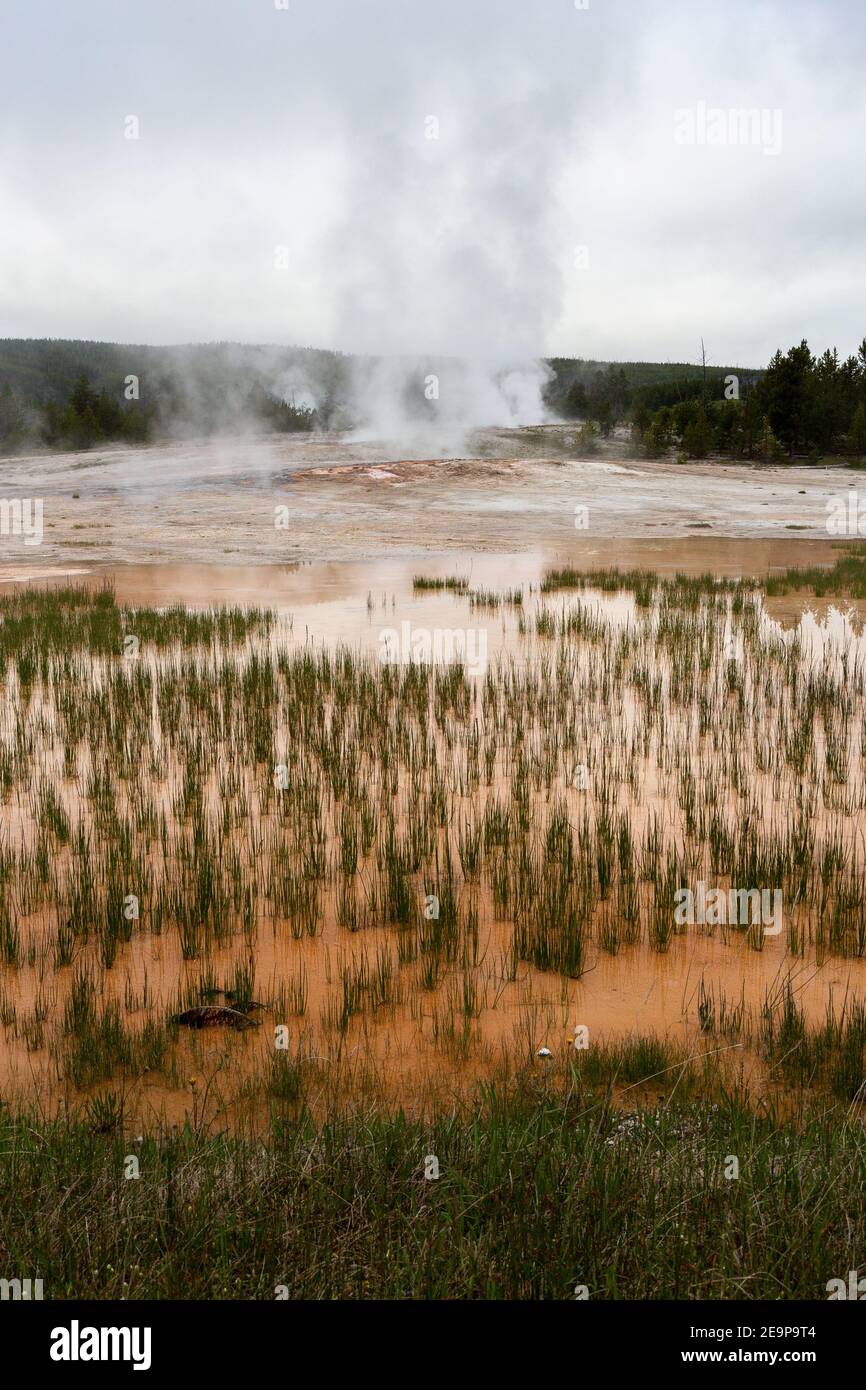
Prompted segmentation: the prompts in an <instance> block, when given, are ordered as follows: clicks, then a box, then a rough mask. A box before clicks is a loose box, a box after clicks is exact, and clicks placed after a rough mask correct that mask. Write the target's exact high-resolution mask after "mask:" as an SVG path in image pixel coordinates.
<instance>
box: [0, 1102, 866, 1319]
mask: <svg viewBox="0 0 866 1390" xmlns="http://www.w3.org/2000/svg"><path fill="white" fill-rule="evenodd" d="M561 1080H562V1078H561V1077H559V1078H555V1077H553V1076H552V1075H551V1076H550V1077H547V1076H538V1077H535V1078H529V1079H524V1080H523V1081H522V1082H520V1083H519V1084H517V1085H516V1086H514V1087H512V1088H511V1089H510V1090H509V1091H508V1092H506V1091H499V1090H497V1089H496V1088H488V1089H486V1090H485V1091H484V1092H483V1093H482V1094H481V1095H480V1097H479V1098H478V1100H477V1101H476V1102H475V1103H474V1104H473V1105H472V1106H471V1107H469V1109H468V1110H464V1111H463V1113H458V1112H457V1111H455V1112H454V1113H453V1114H450V1115H442V1116H440V1117H439V1118H438V1119H434V1120H432V1121H427V1120H423V1119H410V1118H407V1117H406V1116H405V1115H404V1114H402V1113H397V1114H393V1115H387V1114H385V1113H382V1112H378V1113H367V1114H354V1115H351V1114H343V1115H340V1116H337V1117H335V1119H334V1120H333V1121H332V1122H330V1123H324V1124H321V1123H320V1124H318V1125H317V1124H314V1123H313V1121H312V1120H311V1119H310V1117H309V1116H308V1115H307V1114H304V1113H303V1112H302V1113H301V1115H300V1117H299V1118H296V1119H292V1120H286V1119H280V1118H277V1117H276V1116H275V1117H274V1118H273V1121H272V1134H271V1135H270V1136H269V1137H268V1141H267V1142H262V1141H261V1140H253V1139H239V1138H229V1137H219V1138H215V1139H214V1138H211V1139H204V1138H200V1137H198V1136H196V1135H195V1134H194V1133H193V1132H192V1131H190V1130H187V1131H185V1132H184V1131H180V1132H177V1131H176V1132H174V1133H162V1134H160V1135H157V1136H154V1137H151V1138H147V1139H145V1140H144V1141H142V1142H141V1143H140V1144H138V1145H136V1144H131V1143H130V1140H129V1139H126V1140H123V1139H119V1138H118V1139H113V1138H106V1137H104V1136H99V1135H97V1134H94V1133H93V1132H92V1127H91V1128H88V1127H86V1126H84V1125H82V1124H80V1123H78V1124H75V1123H73V1124H71V1125H70V1124H68V1123H67V1122H65V1121H64V1122H58V1123H45V1122H37V1121H36V1120H34V1119H33V1118H32V1117H31V1118H29V1119H26V1118H19V1119H14V1120H13V1119H10V1120H7V1121H4V1122H2V1123H0V1269H2V1270H3V1271H4V1272H5V1274H6V1275H7V1277H10V1278H11V1277H14V1276H16V1275H17V1276H18V1277H22V1278H23V1277H28V1276H29V1277H32V1278H36V1277H39V1278H41V1279H43V1281H44V1290H45V1297H46V1298H61V1299H62V1298H79V1299H80V1298H99V1299H105V1298H129V1299H141V1298H175V1299H225V1298H228V1299H273V1298H275V1297H279V1296H282V1297H289V1298H303V1299H347V1298H348V1299H352V1298H365V1299H371V1298H385V1299H395V1298H396V1299H404V1298H425V1299H431V1298H432V1299H473V1298H484V1299H498V1298H502V1299H539V1298H543V1299H572V1298H575V1297H576V1296H580V1294H581V1291H580V1290H579V1289H578V1286H585V1289H586V1294H585V1295H583V1296H588V1297H589V1298H593V1299H598V1298H616V1299H713V1300H715V1299H725V1298H750V1299H751V1298H754V1299H756V1298H768V1299H812V1298H820V1299H823V1298H826V1297H827V1294H826V1284H827V1281H828V1279H830V1278H834V1277H843V1278H844V1277H846V1275H847V1271H848V1270H849V1269H852V1268H856V1267H857V1259H858V1255H859V1254H860V1252H862V1250H863V1248H864V1235H866V1232H864V1206H863V1200H862V1193H863V1187H864V1182H866V1153H864V1141H863V1134H862V1126H861V1122H860V1120H859V1118H852V1117H851V1116H850V1115H849V1114H848V1113H847V1112H846V1109H845V1108H844V1107H840V1106H835V1105H834V1106H829V1105H828V1106H822V1105H819V1104H818V1103H817V1102H815V1103H814V1109H813V1111H812V1112H811V1113H810V1114H806V1113H802V1114H801V1115H800V1116H799V1118H798V1119H797V1120H789V1121H780V1120H779V1119H778V1118H777V1117H775V1116H774V1115H773V1113H772V1111H771V1110H770V1111H765V1112H764V1113H763V1114H761V1115H758V1114H756V1113H755V1111H754V1110H753V1109H751V1108H750V1107H749V1106H748V1105H747V1104H746V1102H745V1100H744V1099H743V1098H742V1097H736V1096H731V1095H728V1096H727V1097H725V1096H724V1095H723V1096H722V1099H721V1100H720V1101H717V1102H713V1103H709V1102H707V1101H705V1100H702V1099H699V1098H697V1096H696V1094H695V1090H694V1087H693V1085H692V1083H690V1082H687V1083H686V1085H685V1088H679V1089H678V1087H677V1085H676V1084H673V1085H671V1086H669V1087H668V1090H669V1092H671V1094H669V1095H668V1097H667V1098H666V1099H663V1098H659V1096H658V1095H655V1096H653V1097H649V1096H645V1097H644V1101H645V1103H644V1105H643V1106H642V1107H641V1108H639V1109H634V1110H631V1111H624V1110H623V1109H622V1108H620V1107H619V1106H615V1105H613V1104H612V1103H611V1099H612V1092H611V1090H610V1088H606V1087H596V1088H594V1089H593V1088H588V1087H586V1086H585V1085H584V1084H583V1083H582V1081H581V1080H580V1079H579V1078H577V1077H576V1075H575V1076H573V1077H572V1085H571V1087H570V1089H569V1091H567V1092H566V1093H563V1090H562V1085H561ZM683 1089H684V1093H685V1096H686V1099H685V1100H683V1101H680V1100H679V1098H678V1095H679V1090H683ZM130 1150H132V1152H134V1153H135V1154H136V1155H137V1157H138V1159H139V1163H140V1177H139V1178H138V1179H127V1178H125V1177H124V1169H125V1165H126V1166H127V1167H128V1166H129V1160H128V1155H129V1153H130ZM428 1155H435V1157H436V1158H437V1159H438V1164H439V1178H438V1180H434V1179H430V1180H427V1179H425V1176H424V1170H425V1158H426V1157H427V1156H428ZM733 1158H735V1159H736V1160H737V1163H738V1167H739V1175H738V1176H734V1173H735V1165H734V1164H733V1163H732V1159H733ZM428 1163H429V1161H428ZM279 1286H282V1287H281V1288H279ZM278 1288H279V1292H278ZM576 1290H577V1292H576Z"/></svg>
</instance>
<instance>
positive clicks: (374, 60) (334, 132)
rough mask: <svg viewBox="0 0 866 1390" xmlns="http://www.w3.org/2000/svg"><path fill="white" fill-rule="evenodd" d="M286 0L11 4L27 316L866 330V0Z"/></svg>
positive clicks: (137, 334)
mask: <svg viewBox="0 0 866 1390" xmlns="http://www.w3.org/2000/svg"><path fill="white" fill-rule="evenodd" d="M281 2H282V0H276V3H275V0H146V3H142V0H134V2H133V0H76V3H71V2H70V0H38V3H37V0H3V6H2V38H0V336H28V337H31V336H32V337H42V336H52V337H77V338H106V339H112V340H119V341H127V342H129V341H132V342H152V343H167V342H183V341H200V340H212V339H234V340H241V341H247V342H280V343H301V344H309V345H313V346H319V347H333V348H341V349H344V350H347V351H370V352H382V353H397V352H443V353H444V352H449V353H461V354H462V353H467V354H481V355H489V356H496V357H503V356H512V355H513V356H515V357H518V356H525V355H528V354H529V355H531V354H554V353H559V354H565V355H574V356H584V357H590V356H591V357H602V358H616V359H624V360H628V359H670V360H683V359H687V360H694V359H695V357H696V356H697V354H698V353H699V350H700V338H701V336H703V337H704V339H705V340H706V343H707V348H708V351H709V353H710V355H711V359H712V360H713V361H714V362H716V363H718V364H719V365H722V364H740V365H761V364H763V363H764V362H766V360H767V358H768V357H769V355H770V354H771V352H772V351H773V350H774V349H775V347H776V346H779V345H783V346H787V345H789V344H790V343H792V342H794V341H799V339H800V338H801V337H802V336H804V335H805V336H807V337H808V339H809V341H810V343H811V345H812V347H813V349H823V348H824V347H825V346H827V345H834V344H835V345H837V346H838V347H839V349H840V351H841V352H843V354H847V353H848V352H850V351H853V350H854V349H855V348H856V345H857V343H858V342H859V341H860V340H861V338H863V336H864V334H866V276H864V264H863V261H864V247H866V181H864V166H866V82H864V57H866V42H864V40H866V5H864V4H863V3H862V0H820V3H814V0H768V2H767V3H760V0H725V3H719V0H713V3H707V0H682V3H680V0H589V5H588V8H586V9H578V8H577V7H576V5H575V0H287V3H288V8H286V9H279V8H277V3H281ZM702 103H703V107H702V106H701V104H702ZM745 109H755V110H757V111H760V112H762V113H763V128H761V127H760V126H757V125H756V127H755V130H754V131H751V130H750V131H749V132H747V134H748V135H749V138H748V139H744V138H743V135H742V131H740V128H739V127H737V128H736V129H734V128H733V127H729V126H728V124H727V122H728V120H729V117H728V113H729V112H730V111H737V110H745ZM714 111H716V112H718V111H721V112H724V113H725V126H724V129H725V131H726V132H727V133H728V136H730V133H731V131H733V133H734V134H736V135H737V138H736V140H735V141H734V143H730V142H729V143H727V144H721V143H709V142H710V141H718V140H719V139H720V136H719V130H720V129H721V126H720V125H719V120H720V118H719V117H718V116H717V115H715V116H714V115H713V112H714ZM702 112H703V114H702ZM684 113H685V114H684ZM130 117H134V118H135V120H136V121H137V122H138V139H129V138H126V137H127V135H128V134H130V133H135V123H134V122H133V121H130V120H129V118H130ZM738 131H739V134H737V132H738ZM431 137H438V138H431ZM580 248H583V249H582V250H581V249H580Z"/></svg>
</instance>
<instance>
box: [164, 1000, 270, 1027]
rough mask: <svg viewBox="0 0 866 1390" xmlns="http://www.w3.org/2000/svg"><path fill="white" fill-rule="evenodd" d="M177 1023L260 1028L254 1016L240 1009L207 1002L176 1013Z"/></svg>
mask: <svg viewBox="0 0 866 1390" xmlns="http://www.w3.org/2000/svg"><path fill="white" fill-rule="evenodd" d="M174 1022H175V1023H181V1024H183V1026H184V1027H185V1028H213V1027H217V1026H219V1025H220V1024H221V1025H222V1026H223V1027H225V1028H258V1026H259V1025H258V1024H257V1023H256V1021H255V1019H254V1018H250V1017H249V1015H248V1014H246V1013H241V1011H240V1010H239V1009H228V1008H226V1007H225V1005H223V1004H206V1005H204V1006H203V1007H201V1008H198V1009H186V1010H185V1011H184V1012H183V1013H182V1014H175V1016H174Z"/></svg>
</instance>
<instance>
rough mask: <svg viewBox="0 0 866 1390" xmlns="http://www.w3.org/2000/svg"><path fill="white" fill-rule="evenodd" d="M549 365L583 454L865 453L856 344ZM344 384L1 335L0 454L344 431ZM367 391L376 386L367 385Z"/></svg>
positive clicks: (254, 360) (320, 361)
mask: <svg viewBox="0 0 866 1390" xmlns="http://www.w3.org/2000/svg"><path fill="white" fill-rule="evenodd" d="M131 357H132V359H133V360H135V361H141V362H142V363H143V369H144V375H143V376H142V379H141V383H139V379H138V377H130V376H128V375H124V373H125V372H126V369H127V366H128V363H129V361H130V358H131ZM547 365H548V367H549V369H550V382H549V384H548V387H547V390H546V393H545V399H546V403H547V405H548V407H549V409H550V410H551V411H552V412H553V413H554V414H556V415H558V416H559V417H560V418H563V419H567V420H575V421H579V422H580V427H579V433H580V443H581V446H582V447H584V448H585V449H587V450H588V451H592V450H593V449H594V448H595V447H597V442H598V440H599V439H600V438H602V437H605V436H610V435H611V434H612V432H613V431H614V429H615V428H616V427H617V426H619V425H623V424H625V425H628V426H630V428H631V433H632V438H633V441H634V444H635V447H636V448H637V449H639V451H640V452H642V453H643V454H645V455H646V456H648V457H657V458H659V457H664V456H667V455H669V454H671V453H672V452H674V451H675V452H676V453H677V455H678V456H679V457H680V458H682V459H685V458H693V459H702V458H707V457H710V456H713V455H720V456H722V457H726V458H742V459H755V460H761V461H764V462H776V461H779V460H780V459H782V458H784V457H785V456H787V457H789V458H795V457H807V458H810V459H812V460H813V461H814V460H817V459H819V458H820V457H822V456H825V455H828V454H835V455H844V456H848V457H850V458H852V459H857V460H859V459H862V458H863V457H864V456H866V339H864V340H863V342H862V343H861V344H860V347H859V348H858V350H857V353H856V354H854V355H852V356H849V357H847V358H845V359H844V360H843V359H841V358H840V357H839V354H838V353H837V351H836V349H835V348H834V349H832V350H830V349H828V350H827V351H826V352H824V353H823V354H822V355H821V356H820V357H816V356H814V355H813V354H812V352H811V351H810V349H809V346H808V343H807V342H806V341H805V339H804V340H803V341H802V342H801V343H800V344H799V345H798V346H795V347H791V348H789V349H788V351H787V352H785V353H783V352H782V351H781V350H780V351H778V352H776V353H775V354H774V356H773V358H772V359H771V361H770V363H769V365H768V367H767V368H766V369H764V370H763V371H754V370H750V371H738V370H737V369H736V368H705V369H704V370H702V371H701V370H700V369H696V368H695V367H694V366H689V365H687V364H665V363H618V364H617V363H593V362H584V361H581V360H579V359H574V358H552V359H550V360H549V362H548V364H547ZM280 380H282V381H283V382H284V383H285V382H286V381H298V382H299V383H300V385H301V395H302V399H304V400H309V399H315V400H316V402H317V406H316V408H315V409H314V408H312V407H311V406H308V405H296V404H295V400H294V391H293V389H289V388H288V387H286V386H285V385H284V386H283V387H282V388H281V389H280V388H272V387H270V386H268V385H266V384H265V383H266V382H273V381H280ZM351 380H352V366H351V363H350V361H349V359H347V358H344V357H342V356H341V355H340V354H338V353H326V352H320V351H317V350H314V349H285V350H284V349H265V348H243V347H242V346H240V345H236V344H234V345H233V344H209V345H200V346H192V347H189V348H174V349H159V348H146V347H145V348H141V347H139V348H134V349H130V348H129V347H123V346H122V345H118V344H100V343H64V342H50V341H44V340H43V341H28V340H20V341H13V340H9V341H8V342H7V343H6V344H0V454H6V455H9V454H15V453H24V452H27V451H29V450H33V449H40V448H45V449H52V450H61V449H88V448H92V447H96V446H100V445H104V444H108V443H121V444H122V443H126V444H130V445H137V444H144V443H147V442H149V441H152V440H156V439H165V438H176V437H178V436H184V435H186V436H187V437H190V436H200V435H202V434H208V433H217V432H226V433H228V432H232V431H236V430H237V429H238V427H239V426H243V427H245V428H247V429H250V430H253V431H255V432H277V433H295V432H298V431H307V430H312V429H316V428H342V427H345V426H346V425H351V424H352V423H353V420H352V418H351V416H352V410H353V409H354V408H355V407H356V406H357V399H356V398H357V394H358V393H357V392H356V393H354V397H353V392H352V390H351V387H350V382H351ZM130 383H134V386H131V385H130ZM139 384H140V385H141V390H139ZM310 385H312V386H313V389H312V390H309V389H306V388H307V387H308V386H310ZM364 389H365V390H366V391H367V393H368V394H369V393H370V392H371V391H372V392H374V393H375V391H376V389H377V383H376V382H375V380H370V381H368V382H365V384H364ZM361 394H362V395H363V392H362V393H361ZM287 395H288V396H290V397H291V399H290V400H286V399H285V396H287ZM353 400H354V402H355V404H354V405H352V404H351V402H352V401H353Z"/></svg>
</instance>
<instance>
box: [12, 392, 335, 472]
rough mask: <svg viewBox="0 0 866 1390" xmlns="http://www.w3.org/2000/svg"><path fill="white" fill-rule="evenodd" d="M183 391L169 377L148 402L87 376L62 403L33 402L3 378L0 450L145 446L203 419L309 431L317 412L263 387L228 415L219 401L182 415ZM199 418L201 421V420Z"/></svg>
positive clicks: (201, 427) (202, 426) (200, 428)
mask: <svg viewBox="0 0 866 1390" xmlns="http://www.w3.org/2000/svg"><path fill="white" fill-rule="evenodd" d="M184 405H185V402H184V401H183V399H182V392H181V391H180V390H179V388H178V385H177V383H176V382H174V381H172V380H171V379H170V378H167V379H165V380H163V381H162V382H161V383H160V385H159V389H158V390H157V391H156V392H155V397H154V400H153V401H151V402H150V403H148V404H145V403H143V402H142V401H141V400H140V399H136V398H135V397H133V398H131V399H126V396H125V392H124V391H122V390H121V391H119V392H112V391H110V390H108V389H107V388H106V387H102V389H101V390H96V388H95V387H94V386H92V385H91V382H90V380H89V378H88V377H87V375H86V374H84V373H82V375H81V376H79V377H78V379H77V380H76V382H75V383H74V385H73V387H72V389H71V391H70V392H69V395H68V397H67V399H66V400H65V401H62V402H58V401H54V400H48V401H45V402H39V403H37V402H33V401H28V400H26V399H24V398H22V397H21V396H20V395H19V394H18V392H16V391H14V390H13V388H12V386H11V385H10V384H9V383H8V382H6V383H4V384H3V385H2V386H0V454H7V455H8V454H15V453H23V452H25V451H26V450H28V449H32V448H34V447H36V448H38V447H45V448H48V449H52V450H63V449H91V448H93V447H95V446H98V445H100V444H109V443H115V444H132V445H136V444H146V443H148V442H149V441H151V440H154V439H162V438H166V437H171V436H172V435H173V434H175V433H176V432H177V431H178V430H182V429H183V424H184V422H185V421H188V420H189V419H191V418H192V419H195V421H196V433H207V432H209V431H208V428H207V423H206V422H207V421H208V420H210V422H211V425H212V427H213V429H214V430H216V429H220V428H225V427H226V426H229V427H230V426H231V425H232V424H234V423H236V422H237V421H238V420H239V419H243V421H244V423H245V424H246V425H248V426H250V427H252V428H254V429H260V430H262V431H268V432H278V433H294V432H296V431H301V430H312V429H314V428H315V425H316V412H315V411H314V410H312V409H310V408H308V407H305V406H295V405H293V404H290V403H289V402H287V401H284V400H281V399H280V398H279V397H277V396H274V395H272V394H271V393H270V392H269V391H267V390H266V389H265V388H264V387H263V386H260V385H253V386H250V387H249V388H248V389H247V390H246V392H245V393H244V394H243V396H242V398H241V399H240V400H239V401H238V400H235V401H234V403H233V406H232V410H231V413H230V414H227V412H226V410H225V408H224V406H223V404H222V403H221V402H220V403H217V404H215V408H214V409H213V411H211V412H210V413H208V411H207V408H206V403H204V402H201V401H199V402H198V403H197V409H196V411H195V412H194V413H192V414H187V412H186V411H185V409H184ZM202 421H204V422H205V423H202Z"/></svg>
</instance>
